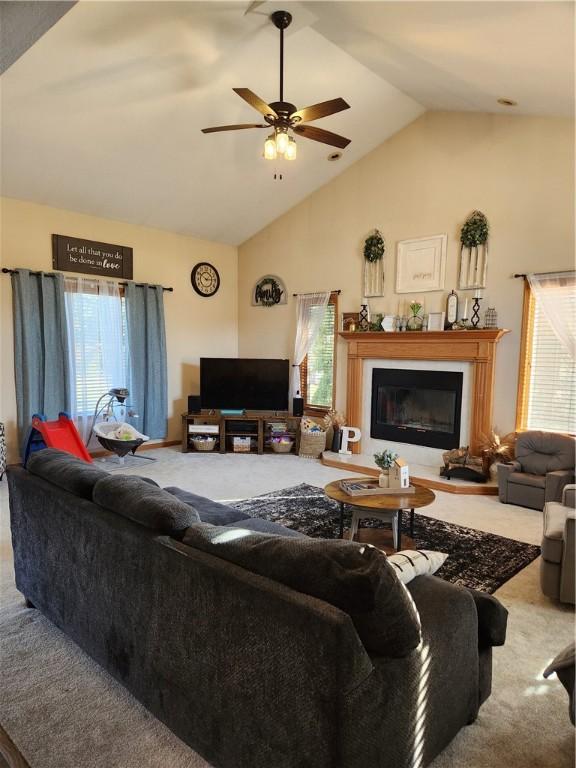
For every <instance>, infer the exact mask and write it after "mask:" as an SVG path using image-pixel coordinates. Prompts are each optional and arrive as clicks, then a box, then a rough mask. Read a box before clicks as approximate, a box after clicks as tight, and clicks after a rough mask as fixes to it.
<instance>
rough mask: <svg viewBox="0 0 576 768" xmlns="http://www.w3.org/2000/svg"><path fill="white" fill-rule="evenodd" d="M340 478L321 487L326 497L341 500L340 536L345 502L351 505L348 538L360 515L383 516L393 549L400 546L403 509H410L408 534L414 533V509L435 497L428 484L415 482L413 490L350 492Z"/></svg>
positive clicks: (351, 534) (369, 478)
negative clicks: (423, 486) (369, 494)
mask: <svg viewBox="0 0 576 768" xmlns="http://www.w3.org/2000/svg"><path fill="white" fill-rule="evenodd" d="M346 480H355V481H356V482H360V481H362V480H368V481H374V478H373V477H350V478H346ZM340 482H341V481H340V480H334V482H332V483H328V485H326V486H325V487H324V493H325V494H326V496H328V498H329V499H333V500H334V501H337V502H338V503H339V504H340V538H341V539H342V538H343V537H344V505H345V504H348V506H350V507H352V527H351V529H350V534H349V538H350V539H351V540H352V539H354V536H355V535H356V532H357V530H358V522H359V521H360V520H361V519H362V518H366V517H375V518H378V519H379V520H385V521H388V522H390V524H391V525H392V534H393V538H394V549H396V550H399V549H401V547H402V515H401V514H400V513H401V512H402V510H404V509H407V510H410V536H414V510H415V509H419V508H420V507H427V506H428V504H432V502H433V501H434V499H435V498H436V496H435V494H434V492H433V491H431V490H430V489H429V488H422V487H421V486H418V485H417V486H416V490H415V492H414V493H407V494H400V493H390V494H382V495H380V494H379V495H377V496H349V495H348V494H347V493H346V492H345V491H343V490H342V488H340Z"/></svg>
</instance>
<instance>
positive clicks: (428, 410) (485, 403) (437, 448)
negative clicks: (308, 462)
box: [340, 329, 507, 464]
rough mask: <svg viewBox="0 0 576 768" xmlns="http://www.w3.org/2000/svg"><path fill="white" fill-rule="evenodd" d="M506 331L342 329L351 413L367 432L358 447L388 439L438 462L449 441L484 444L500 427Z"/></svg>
mask: <svg viewBox="0 0 576 768" xmlns="http://www.w3.org/2000/svg"><path fill="white" fill-rule="evenodd" d="M505 333H507V331H506V330H502V329H494V330H474V331H472V330H470V331H443V332H430V333H421V332H404V333H384V332H382V333H379V332H377V333H372V332H367V333H362V332H360V333H359V332H356V333H349V332H344V333H341V334H340V335H341V336H342V338H344V339H345V340H346V342H347V344H348V371H347V382H348V390H347V420H348V424H352V425H358V426H361V427H362V432H363V439H362V442H361V443H356V444H354V446H353V447H354V452H355V453H366V454H367V453H371V452H373V451H375V450H381V449H382V447H383V446H384V441H385V442H386V444H390V445H391V446H394V447H397V446H398V445H400V446H401V449H402V455H406V456H407V458H409V460H411V461H417V462H418V463H422V464H437V462H438V457H439V455H440V453H441V451H443V450H446V449H448V448H453V447H457V446H459V445H468V444H469V445H470V447H471V449H472V451H474V450H476V449H477V447H478V443H479V442H480V440H481V436H482V435H483V434H488V433H489V431H490V429H491V428H492V405H493V397H494V392H493V390H494V364H495V354H496V344H497V343H498V341H499V340H500V339H501V337H502V336H503V335H504V334H505ZM413 446H416V447H413ZM418 452H420V453H418Z"/></svg>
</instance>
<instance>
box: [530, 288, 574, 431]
mask: <svg viewBox="0 0 576 768" xmlns="http://www.w3.org/2000/svg"><path fill="white" fill-rule="evenodd" d="M560 300H561V301H562V302H563V307H562V313H563V314H564V316H565V317H566V318H567V319H568V318H572V317H574V313H576V292H574V291H571V292H565V293H564V294H563V296H562V298H561V299H560ZM529 364H530V376H529V383H528V386H529V391H528V408H527V419H526V428H527V429H543V430H549V431H559V432H572V433H573V432H575V431H576V363H575V362H574V361H573V360H572V358H571V356H570V355H569V353H568V351H567V350H566V347H565V346H564V345H563V344H562V343H561V342H560V340H559V339H558V337H557V336H556V334H555V333H554V331H553V330H552V328H551V326H550V323H549V322H548V320H547V318H546V316H545V314H544V312H543V311H542V307H541V306H540V304H539V302H538V301H536V302H535V307H534V322H533V333H532V344H531V357H530V361H529Z"/></svg>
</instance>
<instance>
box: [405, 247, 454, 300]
mask: <svg viewBox="0 0 576 768" xmlns="http://www.w3.org/2000/svg"><path fill="white" fill-rule="evenodd" d="M447 242H448V236H447V235H432V236H431V237H419V238H417V239H415V240H400V241H399V242H398V246H397V253H396V293H423V292H425V291H442V290H443V289H444V277H445V274H446V246H447Z"/></svg>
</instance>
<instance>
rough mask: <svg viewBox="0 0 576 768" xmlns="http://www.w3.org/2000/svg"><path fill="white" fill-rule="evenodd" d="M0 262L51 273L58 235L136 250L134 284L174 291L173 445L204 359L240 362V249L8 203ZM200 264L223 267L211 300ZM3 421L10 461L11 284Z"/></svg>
mask: <svg viewBox="0 0 576 768" xmlns="http://www.w3.org/2000/svg"><path fill="white" fill-rule="evenodd" d="M0 211H1V219H0V226H1V246H2V248H1V263H2V266H8V267H28V268H30V269H42V270H46V271H50V270H51V269H52V253H51V235H52V234H53V233H56V234H63V235H71V236H73V237H82V238H86V239H88V240H100V241H103V242H109V243H117V244H119V245H126V246H130V247H132V248H133V249H134V279H135V280H138V281H146V282H149V283H161V284H162V285H165V286H172V287H173V288H174V292H173V293H165V294H164V308H165V315H166V342H167V354H168V411H169V421H168V439H169V440H178V439H179V438H180V414H181V413H182V412H183V411H185V410H186V409H187V402H186V398H187V396H188V395H189V394H193V393H198V391H199V368H198V364H199V358H200V357H201V356H203V355H204V356H210V355H214V356H220V355H221V356H223V357H224V356H230V357H235V356H236V355H237V352H238V346H237V279H238V270H237V249H236V248H234V247H232V246H229V245H221V244H219V243H211V242H206V241H204V240H197V239H195V238H192V237H184V236H182V235H176V234H172V233H170V232H165V231H162V230H158V229H149V228H146V227H138V226H133V225H130V224H124V223H122V222H119V221H111V220H108V219H100V218H96V217H93V216H85V215H83V214H78V213H72V212H71V211H64V210H59V209H56V208H49V207H47V206H42V205H35V204H31V203H26V202H21V201H18V200H12V199H8V198H3V199H2V200H1V209H0ZM198 261H209V262H211V263H212V264H214V266H215V267H216V268H217V269H218V271H219V273H220V278H221V286H220V289H219V291H218V293H217V294H216V295H215V296H214V297H212V298H202V297H201V296H198V294H197V293H196V292H195V291H194V290H193V289H192V286H191V284H190V272H191V270H192V267H193V266H194V264H196V263H197V262H198ZM0 300H1V312H0V323H1V325H0V332H1V333H0V339H1V341H0V343H1V344H2V347H1V350H0V363H1V372H0V383H1V387H2V391H1V397H0V421H3V422H4V423H5V424H6V430H7V437H8V444H9V448H10V449H11V457H12V458H13V457H14V455H15V454H14V448H15V421H16V403H15V394H14V367H13V346H12V315H11V312H12V308H11V289H10V278H9V277H8V276H6V275H4V276H2V277H1V278H0Z"/></svg>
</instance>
